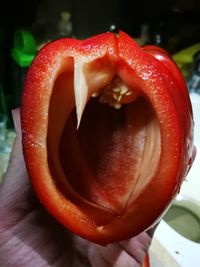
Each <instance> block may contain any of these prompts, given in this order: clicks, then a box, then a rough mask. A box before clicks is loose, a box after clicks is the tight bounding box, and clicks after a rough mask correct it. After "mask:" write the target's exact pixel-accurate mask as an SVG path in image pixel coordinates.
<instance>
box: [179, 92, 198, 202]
mask: <svg viewBox="0 0 200 267" xmlns="http://www.w3.org/2000/svg"><path fill="white" fill-rule="evenodd" d="M190 97H191V101H192V107H193V113H194V122H195V127H194V144H195V146H196V148H197V154H196V158H195V161H194V164H193V166H192V168H191V170H190V172H189V173H188V176H187V178H186V180H185V181H184V182H183V185H182V187H181V193H182V194H183V195H186V196H189V197H191V198H193V199H195V200H196V201H199V203H200V95H198V94H194V93H193V94H191V95H190Z"/></svg>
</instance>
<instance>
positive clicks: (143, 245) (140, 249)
mask: <svg viewBox="0 0 200 267" xmlns="http://www.w3.org/2000/svg"><path fill="white" fill-rule="evenodd" d="M119 244H120V246H121V247H122V248H123V249H124V250H125V251H126V252H127V253H128V254H129V255H131V256H132V257H133V258H135V259H136V260H137V262H139V263H140V264H141V263H142V262H143V260H144V257H145V255H146V253H147V251H148V249H149V247H150V244H151V237H150V236H149V235H148V234H147V233H146V232H143V233H141V234H139V235H137V236H136V237H133V238H131V239H129V240H127V241H121V242H119Z"/></svg>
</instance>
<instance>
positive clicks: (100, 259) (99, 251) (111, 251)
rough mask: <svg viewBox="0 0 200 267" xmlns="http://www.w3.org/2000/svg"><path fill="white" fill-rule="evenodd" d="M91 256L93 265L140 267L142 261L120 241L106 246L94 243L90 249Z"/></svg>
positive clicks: (98, 266) (96, 266)
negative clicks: (131, 253)
mask: <svg viewBox="0 0 200 267" xmlns="http://www.w3.org/2000/svg"><path fill="white" fill-rule="evenodd" d="M89 257H90V258H91V261H92V264H93V265H92V266H95V267H100V266H101V267H102V266H108V267H111V266H112V267H121V266H126V267H140V266H141V263H140V262H138V261H137V259H135V258H134V257H132V255H130V254H129V253H127V251H125V250H124V249H123V248H122V247H121V246H120V245H119V244H118V243H115V244H109V245H107V246H105V247H103V246H99V245H94V246H91V247H90V249H89Z"/></svg>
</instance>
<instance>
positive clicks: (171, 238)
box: [150, 94, 200, 267]
mask: <svg viewBox="0 0 200 267" xmlns="http://www.w3.org/2000/svg"><path fill="white" fill-rule="evenodd" d="M190 97H191V101H192V107H193V112H194V121H195V129H194V143H195V146H196V148H197V155H196V159H195V162H194V164H193V166H192V168H191V170H190V172H189V174H188V176H187V178H186V181H184V183H183V185H182V187H181V191H180V194H183V195H185V196H188V197H189V198H190V199H193V200H194V201H195V203H197V204H199V209H200V95H197V94H191V95H190ZM158 244H159V245H158ZM150 252H151V254H152V258H155V255H156V258H157V259H156V263H152V267H165V266H166V267H168V266H169V267H171V266H177V267H179V266H180V267H199V266H200V244H198V243H195V242H192V241H190V240H188V239H186V238H185V237H183V236H181V235H180V234H179V233H177V232H176V231H175V230H173V229H172V228H171V227H170V226H169V225H168V224H167V223H166V222H164V221H161V222H160V224H159V226H158V227H157V229H156V232H155V235H154V240H153V242H152V246H151V250H150ZM152 260H154V259H152Z"/></svg>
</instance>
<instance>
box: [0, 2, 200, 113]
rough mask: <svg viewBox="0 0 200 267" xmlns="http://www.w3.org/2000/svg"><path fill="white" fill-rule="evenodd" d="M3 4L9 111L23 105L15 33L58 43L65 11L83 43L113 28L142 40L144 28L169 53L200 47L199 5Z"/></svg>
mask: <svg viewBox="0 0 200 267" xmlns="http://www.w3.org/2000/svg"><path fill="white" fill-rule="evenodd" d="M0 5H1V6H0V83H1V85H2V86H3V90H4V92H5V96H6V101H7V102H8V108H9V109H10V108H14V107H16V106H18V105H20V103H19V101H18V100H17V97H16V96H15V94H14V92H16V91H19V90H20V89H19V87H22V84H23V79H24V76H23V75H24V73H25V72H24V70H22V69H20V68H19V67H18V66H16V65H15V63H14V62H13V59H12V58H11V49H12V47H13V34H14V31H15V30H16V29H18V28H22V29H28V30H29V31H31V32H32V33H33V34H34V36H35V38H36V41H37V42H38V43H39V42H42V41H44V42H45V41H46V40H51V39H56V38H58V37H59V34H58V29H57V23H58V21H59V18H60V13H61V12H62V11H64V10H67V11H68V12H69V13H70V14H71V22H72V26H73V31H72V35H73V36H75V37H77V38H80V39H83V38H87V37H89V36H91V35H94V34H97V33H100V32H105V31H108V30H110V29H111V28H112V29H114V31H117V30H118V29H121V30H123V31H125V32H127V33H128V34H130V35H131V36H132V37H134V38H136V37H137V38H138V37H140V36H141V34H142V27H143V26H142V25H146V26H147V30H148V34H147V35H148V36H147V37H148V38H147V39H146V42H147V43H154V44H158V45H160V46H162V47H164V48H165V49H166V50H168V51H169V52H170V53H175V52H176V51H179V50H180V49H182V48H185V47H187V46H190V45H192V44H194V43H196V42H200V15H199V14H200V1H199V0H165V1H160V0H151V1H148V0H139V1H138V0H137V1H130V0H56V1H55V0H35V1H30V0H29V1H27V0H26V1H23V0H19V1H1V4H0ZM111 25H114V26H111Z"/></svg>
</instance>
